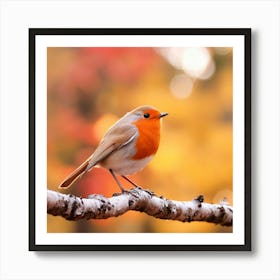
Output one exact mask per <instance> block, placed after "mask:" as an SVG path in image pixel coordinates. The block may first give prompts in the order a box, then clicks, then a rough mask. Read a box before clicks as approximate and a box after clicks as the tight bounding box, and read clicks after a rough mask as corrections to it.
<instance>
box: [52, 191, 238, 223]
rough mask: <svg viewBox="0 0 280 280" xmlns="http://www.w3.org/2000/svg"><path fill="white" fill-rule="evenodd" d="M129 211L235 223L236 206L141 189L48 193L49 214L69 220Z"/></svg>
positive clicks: (100, 217) (110, 215)
mask: <svg viewBox="0 0 280 280" xmlns="http://www.w3.org/2000/svg"><path fill="white" fill-rule="evenodd" d="M129 210H134V211H140V212H145V213H146V214H148V215H150V216H153V217H155V218H159V219H166V220H177V221H181V222H192V221H203V222H209V223H215V224H220V225H223V226H232V216H233V209H232V207H230V206H228V205H227V203H225V202H223V203H221V204H209V203H204V202H203V196H201V195H200V196H199V197H197V198H195V199H194V200H192V201H175V200H169V199H166V198H164V197H162V196H160V197H159V196H157V195H155V194H154V193H151V192H149V191H147V190H144V189H141V188H134V189H131V190H130V191H129V192H124V193H121V194H114V195H113V196H112V197H110V198H106V197H104V196H103V195H101V194H93V195H90V196H89V197H88V198H81V197H77V196H74V195H72V194H62V193H59V192H56V191H51V190H48V193H47V212H48V214H51V215H54V216H62V217H64V218H65V219H66V220H80V219H107V218H110V217H117V216H120V215H122V214H124V213H125V212H127V211H129Z"/></svg>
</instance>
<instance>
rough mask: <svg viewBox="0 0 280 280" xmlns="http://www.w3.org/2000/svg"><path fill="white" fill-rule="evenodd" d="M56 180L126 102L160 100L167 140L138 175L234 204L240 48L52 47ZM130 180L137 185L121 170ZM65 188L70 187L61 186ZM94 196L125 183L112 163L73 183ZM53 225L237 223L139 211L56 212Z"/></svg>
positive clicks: (130, 228)
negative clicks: (74, 217) (72, 216)
mask: <svg viewBox="0 0 280 280" xmlns="http://www.w3.org/2000/svg"><path fill="white" fill-rule="evenodd" d="M47 58H48V63H47V65H48V71H47V75H48V77H47V81H48V97H47V98H48V99H47V107H48V109H47V112H48V115H47V121H48V124H47V129H48V131H47V135H48V163H47V168H48V170H47V173H48V182H47V186H48V188H49V189H52V190H55V191H58V189H57V187H58V185H59V184H60V183H61V181H62V180H63V179H64V178H65V177H66V176H68V175H69V173H71V172H72V171H73V170H74V169H75V168H76V167H78V166H79V165H80V164H81V163H82V162H83V161H84V160H85V159H86V158H88V156H90V155H91V154H92V152H93V151H94V149H95V147H96V146H97V145H98V143H99V141H100V139H101V138H102V137H103V135H104V133H105V132H106V131H107V129H108V128H109V127H110V126H111V125H112V124H113V123H114V122H115V121H116V120H118V119H119V118H120V117H122V116H123V115H124V114H125V113H126V112H128V111H130V110H132V109H134V108H135V107H137V106H140V105H145V104H146V105H152V106H154V107H156V108H158V109H159V110H160V111H162V112H168V113H169V115H168V116H167V117H166V118H164V119H163V123H162V124H163V125H162V134H161V135H162V136H161V143H160V147H159V150H158V152H157V154H156V156H155V157H154V159H153V160H152V161H151V163H150V164H149V165H147V166H146V168H145V169H144V170H143V171H141V172H139V173H138V174H136V175H133V176H130V178H131V179H132V180H133V181H134V182H135V183H137V184H138V185H140V186H142V187H143V188H146V189H150V190H152V191H153V192H155V193H156V194H157V195H159V196H160V195H163V196H164V197H166V198H168V199H173V200H181V201H185V200H186V201H187V200H192V199H194V198H195V197H197V196H198V195H199V194H202V195H204V198H205V202H208V203H219V202H220V201H221V200H223V199H224V198H225V197H226V198H227V200H228V202H229V204H230V205H232V49H231V48H115V47H114V48H113V47H110V48H62V47H59V48H53V47H51V48H48V53H47ZM121 181H122V183H123V185H124V186H125V187H126V188H130V187H131V186H130V185H129V184H127V182H126V181H123V180H121ZM59 191H61V190H59ZM63 192H64V193H71V194H75V195H78V196H82V197H86V196H88V195H89V194H93V193H101V194H103V195H105V196H107V197H110V196H112V194H113V193H116V192H119V188H118V186H117V184H116V183H115V181H114V179H113V178H112V176H111V175H110V173H109V172H108V171H107V170H106V169H103V168H94V169H93V170H92V171H90V172H89V173H87V174H86V175H85V176H84V177H83V178H82V179H81V180H79V181H77V183H75V185H73V186H72V187H71V188H70V189H68V190H65V191H63ZM47 228H48V232H103V233H105V232H129V233H132V232H141V233H142V232H232V228H231V227H222V226H217V225H213V224H210V223H204V222H192V223H182V222H177V221H165V220H159V219H155V218H153V217H149V216H148V215H146V214H144V213H140V212H134V211H129V212H128V213H126V214H124V215H122V216H120V217H117V218H110V219H106V220H90V221H88V220H85V221H76V222H70V221H66V220H64V219H63V218H60V217H54V216H51V215H48V225H47Z"/></svg>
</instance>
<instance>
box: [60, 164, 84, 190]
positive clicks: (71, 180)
mask: <svg viewBox="0 0 280 280" xmlns="http://www.w3.org/2000/svg"><path fill="white" fill-rule="evenodd" d="M88 163H89V159H87V160H86V161H85V162H83V163H82V164H81V165H80V166H79V167H78V168H77V169H75V170H74V171H73V172H72V173H71V174H70V175H69V176H68V177H67V178H66V179H65V180H64V181H63V182H62V183H61V184H60V186H59V188H60V189H68V188H69V187H70V186H71V185H72V184H73V183H74V182H75V181H76V180H77V179H78V178H79V177H81V176H82V175H83V174H84V173H86V171H87V170H86V169H87V166H88Z"/></svg>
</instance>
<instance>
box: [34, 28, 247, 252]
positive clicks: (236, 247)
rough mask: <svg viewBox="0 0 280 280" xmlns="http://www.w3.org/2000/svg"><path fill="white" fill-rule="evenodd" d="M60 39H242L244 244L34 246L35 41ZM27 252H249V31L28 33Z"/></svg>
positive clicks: (52, 30)
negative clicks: (100, 37)
mask: <svg viewBox="0 0 280 280" xmlns="http://www.w3.org/2000/svg"><path fill="white" fill-rule="evenodd" d="M42 35H43V36H48V35H52V36H64V35H83V36H87V35H117V36H118V35H139V36H141V35H149V36H158V35H162V36H165V35H179V36H188V35H195V36H196V35H210V36H211V35H218V36H226V35H232V36H243V37H244V92H245V95H244V104H245V106H244V108H242V109H243V110H244V118H245V122H244V127H245V130H244V135H245V139H244V151H245V153H244V167H245V170H244V174H245V176H244V198H245V201H244V205H245V207H244V223H245V225H244V243H243V244H228V245H218V244H217V245H216V244H214V245H213V244H209V245H208V244H207V245H203V244H180V245H175V244H154V245H153V244H152V245H150V244H149V245H143V244H141V245H140V244H130V245H127V244H126V245H120V244H115V245H111V244H110V245H109V244H100V245H97V244H88V245H80V244H66V245H65V244H38V243H37V242H36V218H35V217H36V207H35V204H36V185H35V175H36V168H37V165H36V160H35V156H36V154H35V147H36V141H35V127H36V121H37V120H36V115H35V110H36V108H35V104H36V94H38V93H36V66H35V63H36V59H35V54H36V38H37V37H38V36H42ZM29 250H30V251H250V250H251V29H250V28H192V29H188V28H186V29H181V28H179V29H172V28H168V29H165V28H162V29H140V28H139V29H138V28H131V29H127V28H126V29H113V28H112V29H74V28H69V29H68V28H31V29H29Z"/></svg>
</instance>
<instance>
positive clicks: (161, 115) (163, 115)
mask: <svg viewBox="0 0 280 280" xmlns="http://www.w3.org/2000/svg"><path fill="white" fill-rule="evenodd" d="M167 115H168V113H166V112H164V113H160V114H159V118H162V117H165V116H167Z"/></svg>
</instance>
